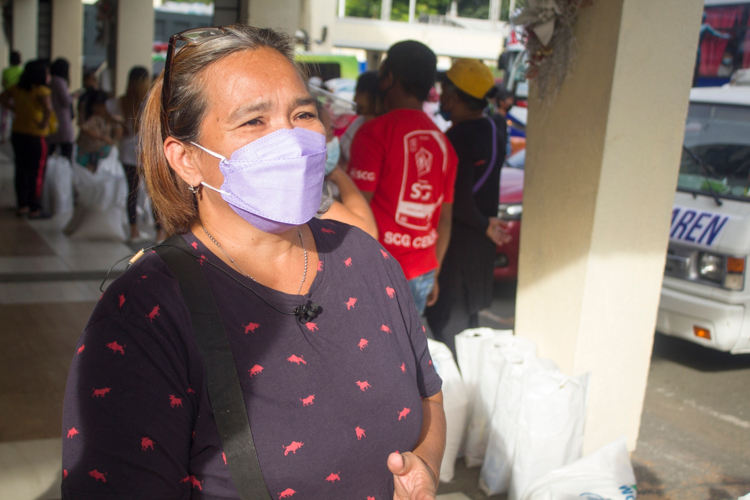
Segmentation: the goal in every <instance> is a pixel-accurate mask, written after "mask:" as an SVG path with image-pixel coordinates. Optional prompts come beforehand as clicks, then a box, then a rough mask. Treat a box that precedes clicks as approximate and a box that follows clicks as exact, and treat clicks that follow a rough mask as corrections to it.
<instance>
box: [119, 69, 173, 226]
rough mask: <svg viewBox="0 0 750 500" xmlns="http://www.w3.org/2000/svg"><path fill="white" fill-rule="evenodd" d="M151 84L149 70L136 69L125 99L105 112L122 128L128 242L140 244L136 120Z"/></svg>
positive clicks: (121, 151) (121, 146)
mask: <svg viewBox="0 0 750 500" xmlns="http://www.w3.org/2000/svg"><path fill="white" fill-rule="evenodd" d="M150 84H151V82H150V78H149V74H148V70H147V69H146V68H144V67H143V66H135V67H134V68H133V69H131V70H130V73H129V74H128V86H127V88H126V89H125V95H122V96H120V97H118V98H117V99H111V100H109V101H107V110H108V111H109V113H110V114H111V115H112V116H115V117H117V118H118V119H119V120H120V121H121V123H122V126H123V134H122V139H120V144H119V150H120V161H121V162H122V166H123V167H124V168H125V174H126V175H127V178H128V207H127V208H128V222H129V223H130V240H131V241H139V240H141V241H142V240H143V239H144V235H143V234H142V233H141V232H140V231H139V230H138V224H137V223H136V203H137V201H138V181H139V178H140V177H139V175H138V167H137V165H136V164H137V163H138V161H137V154H138V153H137V151H136V150H137V147H138V130H137V129H136V117H137V116H138V113H139V111H140V110H141V106H142V104H143V100H144V99H145V98H146V94H147V93H148V88H149V86H150ZM160 239H163V238H160Z"/></svg>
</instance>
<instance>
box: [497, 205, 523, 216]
mask: <svg viewBox="0 0 750 500" xmlns="http://www.w3.org/2000/svg"><path fill="white" fill-rule="evenodd" d="M522 213H523V205H521V204H520V203H519V204H518V205H506V204H501V205H500V206H498V209H497V215H498V217H500V218H501V219H503V220H521V214H522Z"/></svg>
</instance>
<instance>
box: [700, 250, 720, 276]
mask: <svg viewBox="0 0 750 500" xmlns="http://www.w3.org/2000/svg"><path fill="white" fill-rule="evenodd" d="M698 276H700V278H701V279H704V280H708V281H714V282H716V283H721V282H722V279H723V278H724V257H723V256H721V255H716V254H712V253H708V252H701V253H700V254H699V255H698Z"/></svg>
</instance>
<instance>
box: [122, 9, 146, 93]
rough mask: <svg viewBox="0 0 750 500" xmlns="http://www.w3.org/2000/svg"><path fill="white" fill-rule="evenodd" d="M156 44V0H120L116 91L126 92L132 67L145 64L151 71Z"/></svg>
mask: <svg viewBox="0 0 750 500" xmlns="http://www.w3.org/2000/svg"><path fill="white" fill-rule="evenodd" d="M153 44H154V2H153V0H120V1H119V2H118V6H117V66H116V68H115V94H116V95H122V94H124V93H125V88H126V87H127V84H128V73H129V72H130V68H132V67H133V66H144V67H146V68H148V70H149V72H150V71H151V65H152V63H151V53H152V51H153Z"/></svg>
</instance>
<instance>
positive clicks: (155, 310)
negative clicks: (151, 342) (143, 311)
mask: <svg viewBox="0 0 750 500" xmlns="http://www.w3.org/2000/svg"><path fill="white" fill-rule="evenodd" d="M158 315H159V306H155V307H154V308H153V309H152V310H151V312H150V313H148V314H147V315H146V317H147V318H148V320H149V321H150V322H151V323H153V322H154V318H156V317H157V316H158Z"/></svg>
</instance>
